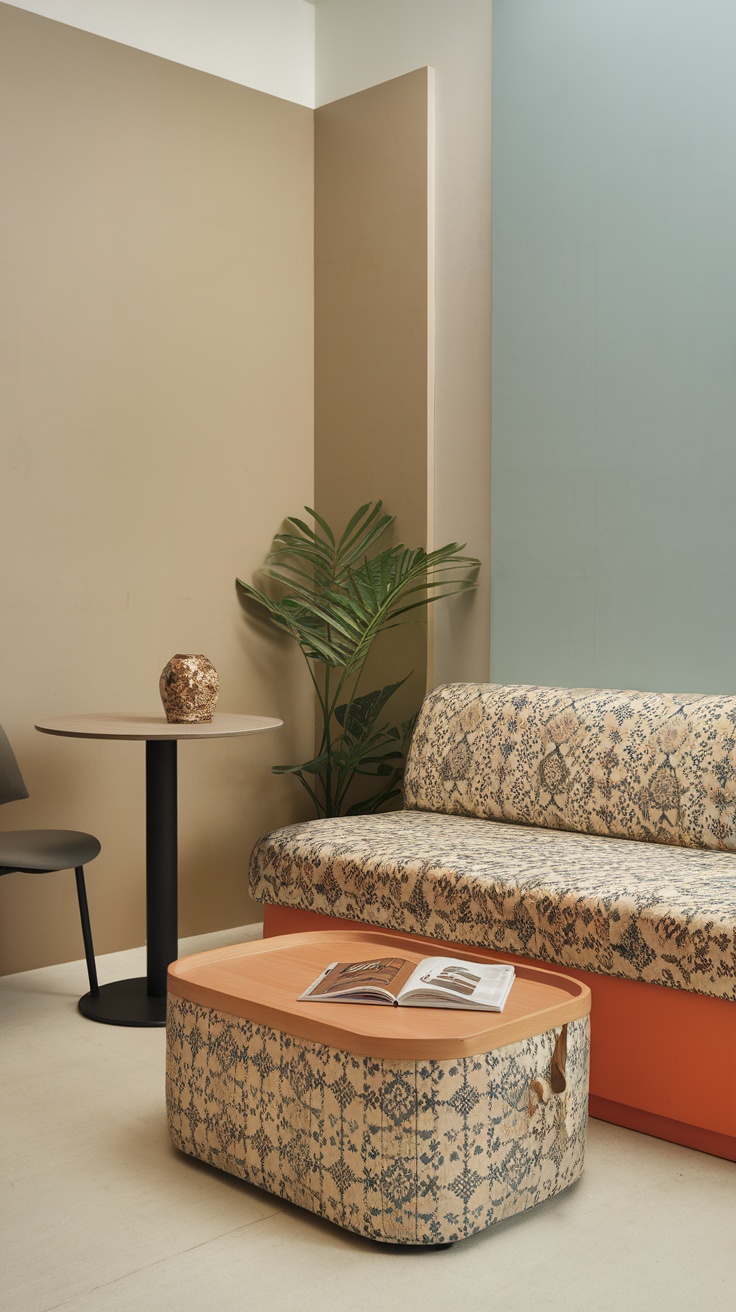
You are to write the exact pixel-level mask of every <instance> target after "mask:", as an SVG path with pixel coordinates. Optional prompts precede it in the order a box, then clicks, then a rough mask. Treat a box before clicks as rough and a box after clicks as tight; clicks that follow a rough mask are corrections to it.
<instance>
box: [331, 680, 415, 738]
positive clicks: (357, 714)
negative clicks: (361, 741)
mask: <svg viewBox="0 0 736 1312" xmlns="http://www.w3.org/2000/svg"><path fill="white" fill-rule="evenodd" d="M408 678H409V675H408V674H407V675H406V676H405V677H404V678H403V679H399V680H398V682H397V683H389V684H387V685H386V687H385V688H381V689H380V690H379V691H376V692H368V693H364V694H363V696H362V697H354V698H353V700H352V701H350V702H344V703H343V705H342V706H336V707H335V718H336V720H337V722H338V724H340V725H341V726H342V727H343V728H344V730H345V732H346V733H347V734H349V735H350V737H351V738H363V737H365V735H366V734H367V733H368V731H369V730H370V729H372V728H373V725H374V724H375V723H376V720H377V719H378V717H379V715H380V714H381V711H382V710H383V708H384V706H385V705H386V702H387V701H388V699H389V697H393V695H394V693H395V692H396V691H397V689H398V688H400V687H401V685H402V684H403V683H406V680H407V679H408Z"/></svg>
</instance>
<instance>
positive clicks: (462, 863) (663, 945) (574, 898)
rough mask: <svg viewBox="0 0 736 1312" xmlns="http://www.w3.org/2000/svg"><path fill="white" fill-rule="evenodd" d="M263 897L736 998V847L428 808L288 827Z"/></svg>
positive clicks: (261, 846) (259, 857)
mask: <svg viewBox="0 0 736 1312" xmlns="http://www.w3.org/2000/svg"><path fill="white" fill-rule="evenodd" d="M250 887H251V892H252V894H253V896H254V897H255V898H256V899H258V900H261V901H264V902H270V903H274V904H276V905H281V906H289V907H298V908H301V909H303V910H308V911H318V912H324V913H326V914H328V915H332V916H340V917H344V918H345V919H348V920H357V921H360V922H362V923H365V924H369V925H377V926H381V927H386V928H391V929H398V930H404V931H406V932H408V933H414V934H423V935H425V936H427V937H429V938H436V939H441V940H443V941H445V942H455V943H461V944H467V945H469V946H470V945H474V946H480V947H487V948H491V949H495V950H496V951H499V952H501V951H502V952H511V953H516V954H517V955H520V956H525V957H531V958H534V959H536V960H540V961H547V962H555V963H557V964H558V965H561V966H563V967H564V966H577V967H579V968H580V969H582V970H588V971H592V972H594V973H598V974H604V975H615V976H619V977H621V978H624V979H638V980H646V981H649V982H650V983H655V984H664V985H669V986H670V987H673V988H680V989H686V990H688V991H690V992H694V993H705V994H709V995H711V996H714V997H720V998H730V999H736V856H734V854H733V853H732V852H726V851H721V852H717V851H708V850H705V849H698V848H692V847H689V848H688V847H678V846H672V845H666V844H662V843H637V842H627V841H624V840H621V839H615V838H602V837H598V836H594V835H590V834H578V833H567V832H564V831H561V830H559V829H558V830H555V829H544V828H539V827H531V826H525V825H518V824H510V823H497V822H495V821H492V820H477V819H469V818H466V817H464V816H459V815H440V814H433V813H431V812H426V811H412V810H410V811H397V812H393V813H388V814H384V815H375V816H355V817H348V818H346V817H340V818H337V819H331V820H313V821H309V822H307V823H306V824H300V825H290V826H288V827H286V828H283V829H277V830H275V831H274V832H273V833H272V834H269V835H267V836H266V837H265V838H263V839H261V840H260V842H259V843H258V844H257V845H256V847H255V849H254V851H253V855H252V857H251V865H250Z"/></svg>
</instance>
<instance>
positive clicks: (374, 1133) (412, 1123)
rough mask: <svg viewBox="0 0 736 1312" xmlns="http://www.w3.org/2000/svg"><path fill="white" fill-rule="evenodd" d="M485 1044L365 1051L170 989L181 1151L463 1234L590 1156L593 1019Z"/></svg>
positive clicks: (172, 1109)
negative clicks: (559, 1072) (559, 1071)
mask: <svg viewBox="0 0 736 1312" xmlns="http://www.w3.org/2000/svg"><path fill="white" fill-rule="evenodd" d="M567 1031H568V1033H567V1059H566V1070H565V1076H566V1084H567V1087H566V1089H565V1091H564V1092H562V1093H557V1094H555V1093H552V1090H551V1087H550V1068H551V1063H552V1054H553V1051H554V1048H555V1044H556V1042H557V1039H558V1037H559V1034H560V1031H559V1029H558V1030H549V1031H547V1032H546V1033H544V1034H540V1035H536V1036H534V1037H533V1038H530V1039H526V1040H523V1041H522V1042H520V1043H516V1044H512V1045H509V1046H508V1047H506V1048H501V1049H498V1050H497V1051H495V1052H490V1053H484V1054H481V1055H480V1056H476V1057H465V1058H457V1059H452V1060H443V1061H424V1062H422V1061H416V1062H415V1061H399V1060H395V1059H392V1060H390V1061H389V1060H379V1059H374V1058H367V1057H357V1056H354V1055H352V1054H350V1053H347V1052H343V1051H341V1050H339V1049H336V1048H331V1047H328V1046H326V1045H324V1044H320V1043H315V1042H312V1041H310V1040H307V1039H300V1038H294V1037H293V1036H291V1035H288V1034H285V1033H279V1032H278V1031H276V1030H273V1029H271V1028H269V1027H268V1026H265V1025H259V1024H256V1023H254V1022H251V1021H248V1020H241V1019H240V1018H237V1017H233V1016H229V1015H227V1014H225V1013H223V1012H221V1011H218V1010H215V1009H212V1008H207V1007H202V1006H200V1005H199V1004H197V1003H193V1002H189V1001H186V1000H184V999H181V998H178V997H175V996H171V995H170V996H169V1003H168V1018H167V1109H168V1118H169V1127H170V1132H171V1135H172V1138H173V1141H174V1143H175V1144H176V1146H177V1147H178V1148H180V1149H181V1150H182V1151H183V1152H186V1153H189V1154H191V1155H192V1156H194V1157H197V1158H200V1159H201V1160H203V1161H205V1162H209V1163H210V1164H211V1165H212V1166H216V1167H219V1168H220V1169H221V1170H225V1171H228V1172H230V1173H231V1174H233V1175H237V1176H240V1177H241V1178H242V1179H244V1180H248V1181H250V1183H252V1184H254V1185H257V1186H259V1187H260V1188H262V1189H266V1190H268V1191H269V1192H271V1193H273V1194H275V1195H277V1196H279V1197H281V1198H286V1199H288V1200H289V1201H291V1202H293V1203H296V1204H298V1205H299V1206H301V1207H304V1208H307V1209H308V1210H309V1211H311V1212H315V1213H316V1214H317V1215H319V1216H322V1217H325V1218H327V1219H328V1220H330V1221H333V1222H335V1223H336V1224H338V1225H340V1226H343V1227H344V1228H345V1229H347V1230H352V1231H354V1232H356V1233H358V1234H361V1235H364V1236H366V1237H368V1238H371V1239H376V1240H380V1241H383V1242H388V1243H394V1244H440V1243H450V1242H453V1241H454V1240H456V1239H462V1238H464V1237H466V1236H468V1235H470V1234H473V1233H475V1232H477V1231H480V1230H483V1229H485V1228H487V1227H488V1226H490V1225H493V1224H495V1223H496V1222H498V1221H501V1220H503V1219H504V1218H505V1217H508V1216H513V1215H515V1214H516V1213H518V1212H522V1211H524V1210H526V1209H527V1208H529V1207H532V1206H534V1205H535V1204H536V1203H539V1202H542V1201H543V1200H544V1199H546V1198H550V1197H552V1196H553V1195H554V1194H556V1193H558V1192H560V1190H562V1189H565V1188H567V1186H568V1185H570V1184H572V1183H573V1182H574V1181H575V1180H576V1179H577V1178H578V1176H579V1175H580V1173H581V1171H582V1169H583V1159H584V1152H585V1135H586V1128H587V1094H588V1059H589V1041H590V1040H589V1034H590V1031H589V1019H588V1017H585V1018H584V1019H582V1020H577V1021H572V1022H570V1023H569V1025H568V1026H567Z"/></svg>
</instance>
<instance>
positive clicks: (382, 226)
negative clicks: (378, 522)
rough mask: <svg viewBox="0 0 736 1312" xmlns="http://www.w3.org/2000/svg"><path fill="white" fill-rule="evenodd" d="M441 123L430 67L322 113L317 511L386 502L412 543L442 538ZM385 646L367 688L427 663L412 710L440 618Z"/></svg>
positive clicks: (400, 706) (400, 712)
mask: <svg viewBox="0 0 736 1312" xmlns="http://www.w3.org/2000/svg"><path fill="white" fill-rule="evenodd" d="M430 123H431V74H430V70H428V69H426V68H425V69H419V70H418V71H416V72H413V73H409V74H406V76H404V77H399V78H395V79H394V80H392V81H390V82H385V83H383V84H382V85H380V86H377V87H371V88H370V89H369V90H366V91H362V92H360V93H358V94H357V95H354V96H348V97H346V98H345V99H341V100H338V101H335V102H334V103H332V104H329V105H323V106H322V107H321V108H320V109H318V110H317V111H316V113H315V497H316V508H317V510H318V511H319V512H320V513H321V514H323V515H324V516H325V517H326V518H327V519H328V520H329V521H330V522H331V523H333V524H334V525H335V526H336V527H339V528H342V527H344V525H345V522H346V521H347V519H348V517H349V516H350V515H351V514H352V512H353V511H354V510H356V509H357V507H358V506H359V505H361V504H362V503H363V502H365V501H371V500H372V501H375V500H378V499H379V498H380V499H382V500H383V502H384V506H385V508H386V509H387V510H388V511H390V512H391V513H392V514H395V515H396V525H395V534H394V540H397V541H403V542H405V543H406V544H407V546H411V547H416V546H423V547H426V546H427V545H428V544H429V538H428V533H429V522H430V519H429V513H428V502H429V497H430V489H428V478H429V476H430V474H431V470H432V468H433V464H432V459H431V437H432V432H431V429H432V423H431V419H432V411H431V407H430V404H429V393H430V391H431V383H432V378H431V359H430V346H431V342H430V338H431V334H430V322H429V315H430V299H431V276H430V271H431V267H432V260H431V234H430V213H431V206H430V203H429V190H430V181H431V179H430V166H429V159H430V149H429V147H430V135H431V133H430ZM390 540H391V539H388V538H387V539H386V544H388V542H389V541H390ZM379 643H380V644H381V645H380V647H379V644H377V653H376V655H377V659H376V660H375V661H374V663H373V666H372V668H371V669H370V670H369V671H368V672H367V677H366V688H365V691H368V690H369V689H370V688H372V687H378V686H381V684H382V682H390V681H393V680H395V679H397V678H401V677H403V675H404V674H408V673H409V672H410V671H412V670H413V672H414V673H413V677H412V679H411V681H410V683H408V684H407V685H406V686H405V688H403V689H402V690H401V692H400V693H399V694H397V696H396V699H395V701H394V702H392V703H391V704H390V706H389V707H387V714H388V712H389V711H391V714H392V717H394V716H395V717H396V718H397V719H401V718H404V717H405V716H407V715H409V714H411V713H412V712H413V711H414V710H417V709H418V707H419V704H420V703H421V699H422V697H423V694H424V690H425V687H426V683H427V630H426V625H424V624H417V625H415V624H412V625H407V626H406V627H404V628H401V629H398V630H394V631H393V633H391V634H390V635H386V636H385V637H384V638H382V639H379ZM394 706H395V708H396V709H395V710H393V709H392V708H394Z"/></svg>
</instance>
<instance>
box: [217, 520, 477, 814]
mask: <svg viewBox="0 0 736 1312" xmlns="http://www.w3.org/2000/svg"><path fill="white" fill-rule="evenodd" d="M305 510H306V511H307V514H308V515H310V516H312V518H313V519H314V523H315V527H314V528H312V527H310V525H309V524H307V523H306V521H305V520H303V519H298V518H296V517H292V516H290V517H289V519H288V520H287V523H288V524H289V525H290V526H291V528H290V530H289V531H286V532H282V533H278V534H277V535H276V537H275V538H274V541H273V546H272V549H271V552H270V554H269V557H268V560H267V562H266V565H265V566H264V567H263V569H262V570H261V573H262V574H263V575H264V576H265V577H267V578H268V579H269V580H271V581H272V584H273V583H274V582H275V584H276V588H275V589H274V592H273V594H271V593H266V592H264V591H262V590H261V589H259V588H256V587H253V586H252V584H250V583H245V582H243V580H242V579H238V580H237V583H238V587H239V588H240V589H241V591H242V593H243V594H244V595H245V596H246V597H249V598H250V599H251V600H252V601H255V602H257V603H258V605H259V606H261V607H263V608H264V609H265V610H266V611H267V613H268V615H269V617H270V619H271V620H272V621H273V623H274V624H276V625H278V627H279V628H281V629H285V630H286V632H287V633H289V634H291V636H292V637H293V638H294V639H295V641H296V642H297V643H298V644H299V648H300V650H301V652H302V655H303V656H304V659H305V661H306V663H307V667H308V669H309V673H310V676H311V679H312V682H313V684H314V688H315V692H316V694H317V699H318V702H319V708H320V715H321V741H320V744H319V748H318V750H317V752H316V755H315V756H314V757H313V758H312V759H311V760H309V761H302V762H300V763H299V764H296V765H279V766H274V772H275V773H276V774H292V775H295V776H296V778H297V779H298V780H299V782H300V784H301V785H302V787H303V788H305V789H306V791H307V793H308V794H309V796H310V798H311V799H312V802H313V804H314V808H315V812H316V814H317V815H318V816H334V815H355V814H358V813H372V812H375V811H378V810H379V809H380V808H381V807H383V806H385V805H386V804H387V803H389V802H391V801H392V800H393V799H394V798H395V797H397V796H399V795H400V791H401V790H400V783H401V778H402V774H403V768H404V761H405V757H406V752H407V749H408V744H409V740H410V737H411V733H412V729H413V727H414V722H415V720H416V715H415V716H413V717H412V718H411V719H409V720H406V721H404V722H403V723H402V724H400V725H394V724H390V723H389V722H388V721H384V719H383V718H382V717H383V711H384V708H385V706H386V704H387V702H388V701H389V700H390V698H391V697H393V695H394V693H395V692H396V691H397V690H398V689H399V688H400V687H401V685H402V684H403V683H405V682H406V679H407V678H408V677H409V676H408V674H407V675H405V676H404V678H401V679H399V680H398V681H397V682H395V683H390V684H387V685H386V686H385V687H383V688H380V689H375V690H374V691H372V692H364V691H362V689H361V679H362V676H363V672H364V669H365V664H366V661H367V659H368V655H369V653H370V651H371V648H372V647H373V644H374V642H375V640H376V638H377V637H378V635H379V633H383V632H385V631H386V630H388V629H392V628H394V627H395V626H396V625H398V624H403V623H405V622H407V621H408V620H410V619H415V618H416V617H417V612H418V611H420V610H421V609H423V608H426V607H427V606H428V605H430V604H431V603H432V602H434V601H437V600H439V599H440V598H441V597H448V596H451V595H453V594H455V593H459V592H466V591H468V590H469V589H471V588H474V587H475V586H476V577H477V571H478V566H479V563H480V562H479V561H477V560H476V559H475V558H474V557H472V556H464V555H463V554H462V552H463V550H464V547H463V546H460V545H459V544H458V543H457V542H452V543H449V545H447V546H445V547H440V548H439V549H438V550H436V551H429V552H428V551H425V550H424V549H423V548H422V547H415V548H410V547H405V546H403V544H399V545H396V546H390V547H384V548H383V549H382V550H381V549H378V550H377V549H376V548H377V544H378V542H379V539H380V538H381V537H383V535H384V534H385V533H386V531H387V529H388V528H389V527H390V525H391V524H393V522H394V516H393V515H389V514H386V513H385V512H384V510H383V504H382V502H380V501H377V502H375V504H374V503H372V502H368V503H367V504H366V505H364V506H361V507H360V508H359V509H358V510H356V512H355V514H354V515H353V516H352V518H351V519H350V521H349V522H348V524H347V526H346V528H345V530H344V532H343V533H342V535H341V536H340V537H339V538H338V537H337V536H336V534H335V533H334V532H333V530H332V528H331V527H330V525H329V524H328V523H327V521H326V520H325V519H323V518H322V517H321V516H320V515H318V514H317V513H316V511H314V510H312V509H311V508H310V507H309V506H305ZM366 777H370V778H373V779H375V785H374V790H373V792H372V793H370V794H369V795H368V796H367V797H366V796H365V795H363V794H361V797H360V798H359V799H358V800H351V794H352V793H353V792H354V785H355V784H356V782H357V781H358V780H359V779H361V778H362V779H365V778H366Z"/></svg>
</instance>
